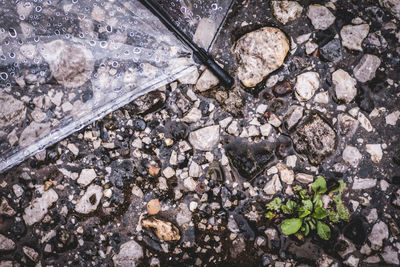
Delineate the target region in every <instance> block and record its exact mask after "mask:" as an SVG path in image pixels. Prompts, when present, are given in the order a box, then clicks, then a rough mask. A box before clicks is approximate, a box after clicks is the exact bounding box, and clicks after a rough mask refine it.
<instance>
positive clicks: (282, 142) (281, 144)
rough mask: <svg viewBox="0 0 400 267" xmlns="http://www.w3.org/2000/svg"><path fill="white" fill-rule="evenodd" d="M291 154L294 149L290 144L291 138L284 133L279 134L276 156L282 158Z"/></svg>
mask: <svg viewBox="0 0 400 267" xmlns="http://www.w3.org/2000/svg"><path fill="white" fill-rule="evenodd" d="M293 154H294V150H293V146H292V140H291V139H290V137H288V136H285V135H281V136H279V138H278V146H277V149H276V155H277V156H278V158H280V159H283V158H286V157H287V156H289V155H293Z"/></svg>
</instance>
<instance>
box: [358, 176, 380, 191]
mask: <svg viewBox="0 0 400 267" xmlns="http://www.w3.org/2000/svg"><path fill="white" fill-rule="evenodd" d="M376 182H377V181H376V179H372V178H364V179H363V178H354V182H353V187H352V188H353V190H361V189H368V188H373V187H375V186H376Z"/></svg>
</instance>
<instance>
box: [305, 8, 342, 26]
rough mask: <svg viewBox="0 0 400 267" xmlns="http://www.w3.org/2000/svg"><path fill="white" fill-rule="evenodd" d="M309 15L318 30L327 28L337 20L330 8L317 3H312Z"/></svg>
mask: <svg viewBox="0 0 400 267" xmlns="http://www.w3.org/2000/svg"><path fill="white" fill-rule="evenodd" d="M307 17H308V18H309V19H310V20H311V23H312V25H313V26H314V28H315V29H317V30H326V29H328V28H329V26H331V25H332V23H333V22H335V19H336V17H335V16H334V15H333V14H332V12H330V11H329V9H328V8H326V7H324V6H321V5H318V4H315V5H310V6H309V7H308V10H307Z"/></svg>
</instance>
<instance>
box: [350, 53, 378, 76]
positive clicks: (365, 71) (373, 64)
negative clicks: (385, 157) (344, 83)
mask: <svg viewBox="0 0 400 267" xmlns="http://www.w3.org/2000/svg"><path fill="white" fill-rule="evenodd" d="M379 65H381V60H380V59H379V57H377V56H375V55H370V54H365V55H364V56H363V57H362V58H361V60H360V62H358V64H357V66H356V67H355V68H354V70H353V74H354V77H356V79H357V80H358V81H360V82H363V83H365V82H367V81H369V80H372V79H373V78H374V77H375V72H376V70H377V69H378V67H379Z"/></svg>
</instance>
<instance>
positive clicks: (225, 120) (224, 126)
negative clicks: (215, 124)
mask: <svg viewBox="0 0 400 267" xmlns="http://www.w3.org/2000/svg"><path fill="white" fill-rule="evenodd" d="M232 120H233V118H232V117H227V118H225V119H223V120H221V121H220V122H219V126H221V128H223V129H225V128H226V127H227V126H228V125H229V123H231V121H232Z"/></svg>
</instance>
